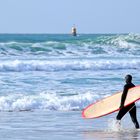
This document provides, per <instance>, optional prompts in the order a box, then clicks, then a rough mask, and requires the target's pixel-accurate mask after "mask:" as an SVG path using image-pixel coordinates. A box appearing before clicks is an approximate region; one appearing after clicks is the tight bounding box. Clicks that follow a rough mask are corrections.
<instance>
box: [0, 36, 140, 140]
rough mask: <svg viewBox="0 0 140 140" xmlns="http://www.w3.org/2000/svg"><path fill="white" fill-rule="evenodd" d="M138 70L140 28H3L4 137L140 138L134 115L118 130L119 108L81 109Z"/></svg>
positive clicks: (0, 93)
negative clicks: (89, 114) (88, 114)
mask: <svg viewBox="0 0 140 140" xmlns="http://www.w3.org/2000/svg"><path fill="white" fill-rule="evenodd" d="M139 70H140V35H139V34H80V35H77V36H76V37H73V36H71V35H69V34H0V88H1V90H0V134H1V135H0V139H3V140H16V139H17V140H27V139H29V140H40V139H41V140H46V139H50V140H55V139H58V138H59V139H61V140H69V139H70V140H77V139H79V140H82V139H83V140H91V139H92V140H93V139H95V140H102V139H105V140H121V139H122V140H124V139H132V140H137V139H140V132H139V131H138V130H135V128H134V126H133V124H132V122H131V119H130V117H129V115H127V116H126V117H125V119H123V121H122V128H121V130H117V129H116V128H115V126H114V125H115V117H116V113H113V114H110V115H108V116H104V117H101V118H98V119H89V120H88V119H83V118H82V114H81V113H82V110H83V109H84V108H85V107H86V106H88V105H89V104H91V103H93V102H96V101H97V100H100V99H103V98H105V97H108V96H110V95H113V94H115V93H116V92H118V91H122V90H123V86H124V84H125V82H124V77H125V75H126V74H131V75H132V76H133V83H134V84H135V85H139V84H140V82H139V77H140V73H139ZM137 107H138V110H137V112H138V120H140V113H139V112H140V109H139V107H140V103H139V101H138V102H137Z"/></svg>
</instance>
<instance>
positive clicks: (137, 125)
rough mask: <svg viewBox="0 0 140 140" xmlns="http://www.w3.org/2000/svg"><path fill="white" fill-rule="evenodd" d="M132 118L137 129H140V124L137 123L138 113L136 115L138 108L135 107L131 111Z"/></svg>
mask: <svg viewBox="0 0 140 140" xmlns="http://www.w3.org/2000/svg"><path fill="white" fill-rule="evenodd" d="M129 113H130V116H131V119H132V121H133V123H134V125H135V127H136V128H137V129H138V128H139V123H138V121H137V113H136V106H134V107H133V108H132V109H131V110H130V111H129Z"/></svg>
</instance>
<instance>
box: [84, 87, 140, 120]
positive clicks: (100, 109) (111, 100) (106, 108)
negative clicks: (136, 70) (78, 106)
mask: <svg viewBox="0 0 140 140" xmlns="http://www.w3.org/2000/svg"><path fill="white" fill-rule="evenodd" d="M121 96H122V92H118V93H116V94H113V95H111V96H109V97H107V98H104V99H102V100H100V101H97V102H95V103H93V104H91V105H89V106H88V107H86V108H85V109H84V110H83V111H82V116H83V117H84V118H89V119H90V118H99V117H102V116H105V115H108V114H111V113H113V112H115V111H118V110H119V107H120V102H121ZM139 99H140V86H136V87H134V88H131V89H129V90H128V93H127V97H126V100H125V104H124V106H128V105H130V104H131V103H133V102H136V101H137V100H139Z"/></svg>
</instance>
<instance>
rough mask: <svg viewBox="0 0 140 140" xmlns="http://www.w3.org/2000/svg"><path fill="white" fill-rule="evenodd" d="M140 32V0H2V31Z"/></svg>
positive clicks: (0, 12) (0, 9)
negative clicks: (75, 30)
mask: <svg viewBox="0 0 140 140" xmlns="http://www.w3.org/2000/svg"><path fill="white" fill-rule="evenodd" d="M73 24H75V25H76V26H77V28H78V32H79V33H128V32H131V33H132V32H133V33H140V0H0V33H69V32H71V27H72V26H73Z"/></svg>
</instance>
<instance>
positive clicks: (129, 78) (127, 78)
mask: <svg viewBox="0 0 140 140" xmlns="http://www.w3.org/2000/svg"><path fill="white" fill-rule="evenodd" d="M125 81H126V83H131V81H132V76H131V75H129V74H128V75H126V76H125Z"/></svg>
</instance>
